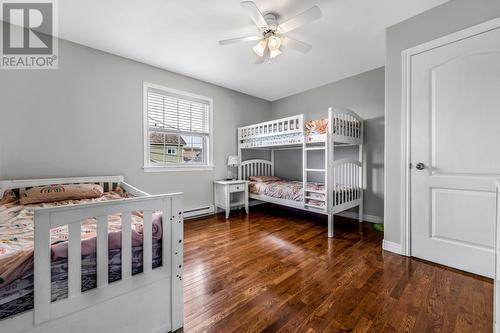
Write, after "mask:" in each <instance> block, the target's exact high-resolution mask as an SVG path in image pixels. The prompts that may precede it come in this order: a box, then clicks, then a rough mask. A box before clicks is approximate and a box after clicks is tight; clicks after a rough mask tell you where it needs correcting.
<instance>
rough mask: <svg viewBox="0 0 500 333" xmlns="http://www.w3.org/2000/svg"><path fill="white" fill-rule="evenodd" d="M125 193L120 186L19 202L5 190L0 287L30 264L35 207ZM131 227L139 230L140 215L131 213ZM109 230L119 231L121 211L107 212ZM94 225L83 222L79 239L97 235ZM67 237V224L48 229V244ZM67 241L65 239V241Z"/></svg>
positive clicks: (0, 224)
mask: <svg viewBox="0 0 500 333" xmlns="http://www.w3.org/2000/svg"><path fill="white" fill-rule="evenodd" d="M125 196H126V193H125V192H124V191H123V190H121V189H120V188H118V189H116V191H115V192H106V193H104V195H103V196H102V197H100V198H96V199H82V200H66V201H59V202H52V203H42V204H30V205H25V206H23V205H21V204H20V203H19V200H18V198H17V197H16V196H15V194H14V193H13V192H12V191H9V192H6V193H5V195H4V197H3V198H2V199H1V200H0V287H1V286H2V285H5V284H7V283H8V282H10V281H12V280H14V279H15V278H17V277H19V276H20V275H22V274H23V273H24V272H25V271H27V270H29V269H30V266H32V265H33V260H32V257H33V248H34V228H33V227H34V224H33V220H34V209H35V208H39V207H54V206H61V205H71V204H82V203H90V202H100V201H109V200H116V199H121V198H124V197H125ZM132 220H133V221H132V230H133V232H134V230H135V231H139V230H140V231H142V216H141V214H140V213H138V212H135V213H133V214H132ZM108 221H109V224H108V230H109V232H110V233H111V232H113V231H121V215H120V214H115V215H110V216H109V218H108ZM96 230H97V225H96V221H95V220H94V219H88V220H85V221H83V223H82V236H81V238H82V241H84V240H85V239H89V238H93V237H95V235H96ZM67 240H68V228H67V226H63V227H58V228H54V229H52V230H51V244H53V245H54V244H57V243H61V242H64V241H67ZM66 244H67V243H66Z"/></svg>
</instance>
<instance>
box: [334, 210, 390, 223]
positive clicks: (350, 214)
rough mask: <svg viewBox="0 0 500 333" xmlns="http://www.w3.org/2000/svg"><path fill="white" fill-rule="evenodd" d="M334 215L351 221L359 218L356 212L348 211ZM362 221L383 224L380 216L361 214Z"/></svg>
mask: <svg viewBox="0 0 500 333" xmlns="http://www.w3.org/2000/svg"><path fill="white" fill-rule="evenodd" d="M335 215H338V216H342V217H347V218H348V219H353V220H357V219H358V216H359V215H358V213H357V212H350V211H344V212H340V213H337V214H335ZM363 221H365V222H370V223H384V218H383V217H382V216H375V215H367V214H363Z"/></svg>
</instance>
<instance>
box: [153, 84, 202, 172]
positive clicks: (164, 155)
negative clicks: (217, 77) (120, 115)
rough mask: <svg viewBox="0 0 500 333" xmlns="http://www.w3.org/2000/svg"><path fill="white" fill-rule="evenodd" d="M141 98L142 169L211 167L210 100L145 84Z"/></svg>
mask: <svg viewBox="0 0 500 333" xmlns="http://www.w3.org/2000/svg"><path fill="white" fill-rule="evenodd" d="M144 98H145V104H144V113H145V114H144V116H145V117H144V127H145V129H146V133H145V140H144V151H145V156H144V167H145V170H148V168H154V170H153V171H158V170H160V171H161V170H163V169H162V168H164V169H168V168H171V169H172V168H173V169H175V168H178V167H181V168H191V167H192V168H194V169H195V168H199V167H211V165H212V163H211V161H212V158H211V154H212V151H211V150H212V149H211V141H212V140H211V133H210V131H211V124H210V121H211V112H212V110H211V107H212V102H211V101H212V100H211V99H210V98H208V97H203V96H197V95H193V94H191V93H187V92H182V91H178V90H173V89H169V88H163V87H160V86H157V85H152V84H148V83H145V84H144ZM158 168H159V169H158ZM166 171H168V170H166Z"/></svg>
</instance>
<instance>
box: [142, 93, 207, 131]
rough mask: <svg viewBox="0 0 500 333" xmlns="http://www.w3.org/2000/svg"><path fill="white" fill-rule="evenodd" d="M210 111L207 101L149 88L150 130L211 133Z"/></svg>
mask: <svg viewBox="0 0 500 333" xmlns="http://www.w3.org/2000/svg"><path fill="white" fill-rule="evenodd" d="M209 111H210V106H209V104H208V103H207V102H205V103H204V102H201V101H197V100H189V99H186V98H182V97H178V96H175V95H167V94H165V93H162V92H158V91H157V90H156V89H149V90H148V122H149V128H150V130H154V131H166V132H183V133H196V134H209Z"/></svg>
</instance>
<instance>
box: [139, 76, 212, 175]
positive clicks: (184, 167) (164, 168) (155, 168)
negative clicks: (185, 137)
mask: <svg viewBox="0 0 500 333" xmlns="http://www.w3.org/2000/svg"><path fill="white" fill-rule="evenodd" d="M150 88H151V89H156V90H160V91H163V92H165V93H167V94H172V95H177V96H180V97H185V98H186V99H187V100H190V99H194V100H201V101H203V102H206V103H207V104H208V107H209V110H208V113H209V119H208V122H209V123H208V144H207V145H206V149H207V154H206V156H207V161H206V163H205V164H198V165H193V164H189V163H178V164H173V165H152V164H151V161H150V160H149V158H150V157H149V153H150V152H149V149H150V148H149V120H148V90H149V89H150ZM193 134H196V133H193ZM213 147H214V135H213V99H212V98H211V97H206V96H202V95H197V94H193V93H190V92H187V91H182V90H178V89H172V88H168V87H165V86H161V85H158V84H154V83H149V82H145V81H143V148H144V160H143V170H144V172H171V171H200V170H213V169H214V164H213V155H214V153H213V151H214V149H213Z"/></svg>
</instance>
